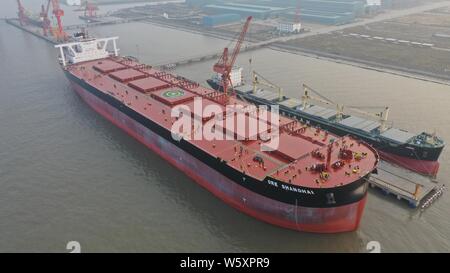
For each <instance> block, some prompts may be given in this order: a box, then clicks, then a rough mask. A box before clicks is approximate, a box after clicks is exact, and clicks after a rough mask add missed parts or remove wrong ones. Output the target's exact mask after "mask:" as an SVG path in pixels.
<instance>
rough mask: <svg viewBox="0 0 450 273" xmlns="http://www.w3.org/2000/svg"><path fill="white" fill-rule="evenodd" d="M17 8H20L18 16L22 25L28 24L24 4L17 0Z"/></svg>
mask: <svg viewBox="0 0 450 273" xmlns="http://www.w3.org/2000/svg"><path fill="white" fill-rule="evenodd" d="M17 6H18V8H19V12H18V15H19V22H20V25H21V26H24V25H26V24H27V23H28V18H27V16H26V15H25V8H24V7H23V5H22V2H20V0H17Z"/></svg>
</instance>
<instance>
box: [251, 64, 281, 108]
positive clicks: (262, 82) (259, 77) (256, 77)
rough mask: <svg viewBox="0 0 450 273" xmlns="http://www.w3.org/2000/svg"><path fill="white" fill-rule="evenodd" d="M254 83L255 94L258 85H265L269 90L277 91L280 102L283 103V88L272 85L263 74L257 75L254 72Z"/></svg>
mask: <svg viewBox="0 0 450 273" xmlns="http://www.w3.org/2000/svg"><path fill="white" fill-rule="evenodd" d="M252 79H253V80H252V83H253V93H256V89H257V88H258V85H263V86H266V87H269V88H273V89H276V90H277V91H278V100H279V101H281V100H282V99H283V88H281V87H279V86H278V85H276V84H274V83H272V82H271V81H269V80H268V79H266V78H264V77H263V76H262V75H261V74H259V73H257V72H256V71H254V70H253V77H252Z"/></svg>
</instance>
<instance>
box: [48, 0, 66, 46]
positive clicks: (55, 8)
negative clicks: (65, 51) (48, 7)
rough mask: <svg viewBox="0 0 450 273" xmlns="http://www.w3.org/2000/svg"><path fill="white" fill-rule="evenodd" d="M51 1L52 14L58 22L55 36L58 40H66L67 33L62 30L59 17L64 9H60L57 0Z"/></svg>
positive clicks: (62, 14)
mask: <svg viewBox="0 0 450 273" xmlns="http://www.w3.org/2000/svg"><path fill="white" fill-rule="evenodd" d="M51 1H52V6H53V14H54V15H55V17H56V21H57V22H58V30H57V33H56V34H57V35H55V36H56V37H57V39H58V40H66V39H67V34H66V33H65V32H64V27H63V24H62V20H61V17H63V16H64V10H62V9H61V8H60V7H59V0H51Z"/></svg>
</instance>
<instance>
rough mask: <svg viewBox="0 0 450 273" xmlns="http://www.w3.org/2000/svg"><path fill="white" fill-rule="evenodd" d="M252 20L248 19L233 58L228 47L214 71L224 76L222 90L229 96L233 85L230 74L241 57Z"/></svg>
mask: <svg viewBox="0 0 450 273" xmlns="http://www.w3.org/2000/svg"><path fill="white" fill-rule="evenodd" d="M251 20H252V16H249V17H247V20H246V22H245V24H244V26H243V27H242V31H241V33H240V34H239V38H238V40H237V42H236V45H235V47H234V50H233V53H232V54H231V57H230V56H229V55H228V47H225V48H224V49H223V53H222V56H221V57H220V59H219V61H218V62H217V63H216V64H214V66H213V70H214V72H217V73H219V74H221V75H222V88H223V92H224V93H225V94H228V85H229V84H231V79H230V73H231V69H232V68H233V66H234V63H235V62H236V58H237V56H238V55H239V52H240V50H241V46H242V42H243V41H244V37H245V34H246V33H247V30H248V27H249V25H250V21H251Z"/></svg>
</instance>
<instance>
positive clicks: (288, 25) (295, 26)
mask: <svg viewBox="0 0 450 273" xmlns="http://www.w3.org/2000/svg"><path fill="white" fill-rule="evenodd" d="M277 29H278V31H279V32H281V33H294V32H300V31H301V30H302V24H301V23H294V22H281V23H279V24H278V27H277Z"/></svg>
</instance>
